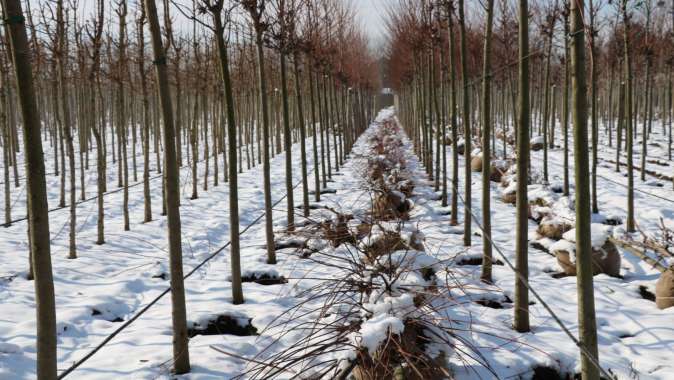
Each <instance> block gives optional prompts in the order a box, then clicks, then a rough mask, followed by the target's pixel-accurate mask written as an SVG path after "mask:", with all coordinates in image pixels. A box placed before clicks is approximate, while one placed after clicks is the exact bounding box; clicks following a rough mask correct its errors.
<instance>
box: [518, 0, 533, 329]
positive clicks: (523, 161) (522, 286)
mask: <svg viewBox="0 0 674 380" xmlns="http://www.w3.org/2000/svg"><path fill="white" fill-rule="evenodd" d="M519 17H520V20H519V69H518V71H519V73H518V75H519V91H518V103H519V112H518V114H519V125H518V126H517V201H516V207H517V220H516V221H515V223H516V226H515V234H516V237H515V254H516V255H517V257H516V270H517V273H518V276H517V277H515V320H514V327H515V330H517V331H519V332H527V331H529V330H530V326H529V290H528V289H527V286H526V283H525V281H526V280H527V279H528V278H529V248H528V243H529V241H528V237H529V212H528V211H529V210H528V207H529V203H528V195H527V187H528V184H529V172H528V163H529V123H530V117H531V109H530V107H529V95H530V93H529V4H528V0H519Z"/></svg>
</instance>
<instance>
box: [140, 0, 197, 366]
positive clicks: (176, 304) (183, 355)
mask: <svg viewBox="0 0 674 380" xmlns="http://www.w3.org/2000/svg"><path fill="white" fill-rule="evenodd" d="M145 9H146V13H147V18H148V23H149V26H150V34H151V37H152V49H153V52H154V63H155V65H154V66H155V74H156V78H157V88H158V91H159V94H158V95H159V99H160V103H161V109H162V120H163V124H164V157H165V165H166V167H165V170H164V179H165V185H164V187H165V189H166V208H167V213H168V240H169V258H170V267H171V303H172V313H171V316H172V322H173V368H174V372H175V373H176V374H177V375H179V374H183V373H187V372H189V371H190V356H189V349H188V336H187V316H186V314H187V312H186V308H185V284H184V280H183V263H182V246H181V237H182V236H181V227H180V208H179V197H180V188H179V184H178V181H179V172H178V162H177V159H176V147H175V135H174V133H175V130H174V125H173V105H172V104H171V92H170V91H171V90H170V87H169V80H168V73H167V69H166V66H167V60H166V51H165V50H164V46H163V42H162V37H161V31H160V29H159V21H158V17H157V7H156V5H155V0H145Z"/></svg>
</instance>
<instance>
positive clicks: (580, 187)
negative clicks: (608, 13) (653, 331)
mask: <svg viewBox="0 0 674 380" xmlns="http://www.w3.org/2000/svg"><path fill="white" fill-rule="evenodd" d="M583 3H584V0H576V1H572V2H571V36H572V37H571V66H572V75H571V78H572V80H571V87H572V91H573V95H572V110H573V145H574V165H575V183H576V268H577V277H578V280H577V284H578V285H577V286H578V323H579V336H580V341H581V344H582V345H583V347H584V348H585V350H586V351H587V354H586V353H585V352H583V354H582V357H581V374H582V378H583V380H594V379H599V369H598V368H597V366H596V365H595V364H594V363H593V361H592V360H593V359H596V358H598V350H597V323H596V320H595V310H594V285H593V277H592V276H593V273H592V271H593V269H592V266H593V264H592V236H591V228H590V223H591V215H590V183H589V181H588V180H589V179H590V176H589V174H590V168H589V167H588V166H589V163H588V157H587V155H588V146H587V145H588V143H587V83H586V79H585V70H586V67H585V31H584V25H583V15H584V9H583V6H584V4H583ZM588 354H589V355H591V356H592V357H591V358H590V357H588Z"/></svg>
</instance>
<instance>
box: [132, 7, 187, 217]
mask: <svg viewBox="0 0 674 380" xmlns="http://www.w3.org/2000/svg"><path fill="white" fill-rule="evenodd" d="M142 1H144V0H142ZM140 8H141V9H140V17H139V18H138V27H137V28H136V29H137V31H138V55H139V57H140V58H139V59H138V72H139V73H140V89H141V103H142V108H143V119H142V120H143V126H142V130H141V131H142V139H143V199H144V202H143V222H144V223H149V222H151V221H152V195H151V193H150V101H149V99H148V91H147V78H146V70H145V60H144V59H143V58H144V57H145V33H144V30H145V29H144V26H145V22H146V19H147V17H146V15H145V6H144V4H142V3H141V4H140ZM178 100H179V99H178ZM180 107H181V104H180V103H178V108H180ZM176 119H178V118H177V117H176ZM179 134H180V131H179V130H176V147H177V150H178V151H180V150H181V149H182V147H181V146H180V144H179V141H180V140H179V138H178V135H179ZM178 157H180V154H178ZM178 166H180V158H178Z"/></svg>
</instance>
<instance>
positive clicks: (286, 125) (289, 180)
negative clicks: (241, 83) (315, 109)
mask: <svg viewBox="0 0 674 380" xmlns="http://www.w3.org/2000/svg"><path fill="white" fill-rule="evenodd" d="M283 49H284V48H281V52H280V54H279V55H280V56H281V98H282V103H283V149H284V150H285V169H286V181H285V182H286V201H287V211H286V223H287V226H288V231H294V230H295V205H294V199H293V198H294V197H293V165H292V161H293V154H292V142H291V140H290V139H291V135H290V133H291V131H290V107H289V106H288V69H287V53H286V52H285V51H283ZM260 64H261V65H262V62H260Z"/></svg>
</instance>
